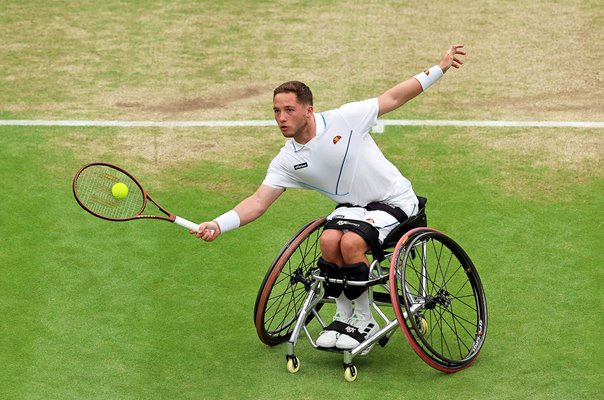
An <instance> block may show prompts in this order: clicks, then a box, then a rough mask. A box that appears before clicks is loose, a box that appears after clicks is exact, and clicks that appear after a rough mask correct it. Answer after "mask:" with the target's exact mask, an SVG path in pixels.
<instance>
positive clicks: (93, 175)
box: [75, 165, 145, 219]
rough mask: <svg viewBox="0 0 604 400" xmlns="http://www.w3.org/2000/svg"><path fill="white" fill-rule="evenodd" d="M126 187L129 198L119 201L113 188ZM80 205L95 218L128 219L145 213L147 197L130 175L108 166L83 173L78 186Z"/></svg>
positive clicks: (92, 168)
mask: <svg viewBox="0 0 604 400" xmlns="http://www.w3.org/2000/svg"><path fill="white" fill-rule="evenodd" d="M120 182H121V183H123V184H124V185H126V187H127V188H128V194H127V195H126V196H125V197H123V198H117V197H115V196H114V195H113V193H112V188H113V185H115V184H116V183H120ZM75 191H76V193H77V196H78V198H79V200H80V202H81V204H82V205H83V206H84V207H85V208H87V209H88V210H90V211H91V212H92V213H94V214H98V215H100V216H103V217H106V218H110V219H128V218H132V217H134V216H136V215H138V214H140V213H141V212H142V211H143V208H144V204H145V202H144V195H143V192H142V190H141V188H140V187H139V186H138V184H137V183H136V182H135V181H134V180H133V179H132V178H130V177H129V176H128V175H127V174H125V173H123V172H121V171H119V170H117V169H114V168H111V167H109V166H105V165H93V166H91V167H89V168H86V169H84V170H83V171H82V172H81V173H80V175H79V176H78V179H77V181H76V184H75Z"/></svg>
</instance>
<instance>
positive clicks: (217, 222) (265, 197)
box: [191, 185, 285, 242]
mask: <svg viewBox="0 0 604 400" xmlns="http://www.w3.org/2000/svg"><path fill="white" fill-rule="evenodd" d="M284 191H285V189H276V188H273V187H270V186H267V185H260V187H258V189H256V191H255V192H254V194H252V195H251V196H249V197H247V198H246V199H244V200H243V201H241V202H240V203H239V204H237V205H236V206H235V208H233V209H232V210H230V211H228V212H226V213H224V214H222V215H221V216H219V217H217V218H215V219H214V220H213V221H206V222H202V223H201V224H199V229H198V232H193V231H191V233H195V236H197V237H198V238H200V239H203V240H205V241H207V242H211V241H212V240H214V239H216V238H217V237H218V236H219V235H220V234H221V233H224V232H226V231H229V230H232V229H235V228H238V227H240V226H243V225H245V224H248V223H250V222H252V221H253V220H255V219H256V218H258V217H260V216H261V215H262V214H264V213H265V212H266V210H267V209H268V208H269V207H270V206H271V204H273V203H274V202H275V200H277V198H279V196H281V194H282V193H283V192H284Z"/></svg>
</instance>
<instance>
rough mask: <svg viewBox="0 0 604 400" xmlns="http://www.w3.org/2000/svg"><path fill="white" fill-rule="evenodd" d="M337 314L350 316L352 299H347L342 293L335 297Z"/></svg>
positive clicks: (343, 316) (345, 316)
mask: <svg viewBox="0 0 604 400" xmlns="http://www.w3.org/2000/svg"><path fill="white" fill-rule="evenodd" d="M337 314H339V315H340V316H341V318H346V319H347V318H350V317H351V316H352V301H350V300H348V298H347V297H346V296H344V293H343V292H342V294H341V295H340V297H338V298H336V315H337Z"/></svg>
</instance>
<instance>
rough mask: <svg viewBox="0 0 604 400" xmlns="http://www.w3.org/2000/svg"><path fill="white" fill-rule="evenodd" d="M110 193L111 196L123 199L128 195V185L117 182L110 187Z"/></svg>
mask: <svg viewBox="0 0 604 400" xmlns="http://www.w3.org/2000/svg"><path fill="white" fill-rule="evenodd" d="M111 194H113V197H115V198H116V199H123V198H125V197H126V196H128V186H126V185H125V184H123V183H122V182H118V183H116V184H115V185H113V187H112V188H111Z"/></svg>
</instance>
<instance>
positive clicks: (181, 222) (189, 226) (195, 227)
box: [174, 216, 199, 232]
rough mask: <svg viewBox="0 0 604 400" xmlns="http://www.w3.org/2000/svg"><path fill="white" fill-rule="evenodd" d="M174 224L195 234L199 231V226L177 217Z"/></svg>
mask: <svg viewBox="0 0 604 400" xmlns="http://www.w3.org/2000/svg"><path fill="white" fill-rule="evenodd" d="M174 223H175V224H178V225H180V226H182V227H184V228H187V229H189V230H191V231H195V232H197V231H198V229H199V224H196V223H195V222H191V221H189V220H186V219H184V218H181V217H179V216H176V218H175V219H174Z"/></svg>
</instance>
